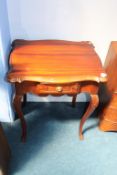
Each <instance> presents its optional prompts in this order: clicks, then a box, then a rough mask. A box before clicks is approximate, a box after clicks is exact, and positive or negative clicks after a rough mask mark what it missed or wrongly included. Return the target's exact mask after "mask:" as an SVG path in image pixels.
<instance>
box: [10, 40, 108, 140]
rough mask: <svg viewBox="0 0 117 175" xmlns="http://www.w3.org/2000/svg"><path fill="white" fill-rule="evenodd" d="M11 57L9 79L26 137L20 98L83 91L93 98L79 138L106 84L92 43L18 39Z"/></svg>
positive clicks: (84, 117) (104, 75)
mask: <svg viewBox="0 0 117 175" xmlns="http://www.w3.org/2000/svg"><path fill="white" fill-rule="evenodd" d="M12 47H13V49H12V52H11V54H10V66H11V70H10V72H9V73H8V80H9V81H10V82H11V83H15V89H16V94H15V98H14V106H15V110H16V112H17V113H18V116H19V118H20V119H21V123H22V129H23V134H22V137H23V139H25V137H26V124H25V121H24V117H23V114H22V112H21V98H22V97H23V96H24V95H25V94H26V93H27V92H29V93H33V94H37V95H40V96H46V95H49V94H51V95H55V96H61V95H64V94H67V95H71V96H73V100H72V106H75V101H76V96H77V94H78V93H80V92H84V93H88V94H89V95H90V96H91V101H90V104H89V107H88V109H87V111H86V113H85V114H84V116H83V118H82V120H81V123H80V138H82V137H83V136H82V127H83V124H84V122H85V120H86V119H87V118H88V117H89V115H90V114H91V113H92V112H93V110H94V109H95V108H96V107H97V105H98V95H97V94H98V89H99V83H100V82H106V74H105V71H104V70H103V68H102V64H101V61H100V59H99V57H98V55H97V54H96V52H95V50H94V47H93V45H92V44H91V43H90V42H72V41H61V40H40V41H39V40H38V41H25V40H15V41H14V42H13V44H12Z"/></svg>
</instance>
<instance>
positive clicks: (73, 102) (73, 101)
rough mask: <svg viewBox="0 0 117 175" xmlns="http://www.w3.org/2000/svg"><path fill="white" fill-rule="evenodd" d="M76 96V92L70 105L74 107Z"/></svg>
mask: <svg viewBox="0 0 117 175" xmlns="http://www.w3.org/2000/svg"><path fill="white" fill-rule="evenodd" d="M76 97H77V94H76V95H74V96H73V98H72V107H75V105H76Z"/></svg>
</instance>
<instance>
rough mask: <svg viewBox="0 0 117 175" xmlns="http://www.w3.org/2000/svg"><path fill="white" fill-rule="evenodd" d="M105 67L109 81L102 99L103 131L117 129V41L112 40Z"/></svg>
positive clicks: (101, 124) (101, 120)
mask: <svg viewBox="0 0 117 175" xmlns="http://www.w3.org/2000/svg"><path fill="white" fill-rule="evenodd" d="M104 67H105V70H106V72H107V75H108V81H107V84H106V85H105V86H106V87H105V90H104V91H107V92H106V95H105V96H104V97H103V99H102V100H103V101H104V102H105V105H104V107H103V110H102V113H101V114H100V126H99V127H100V129H101V130H103V131H117V41H113V42H111V44H110V47H109V50H108V54H107V57H106V60H105V65H104ZM102 91H103V89H102Z"/></svg>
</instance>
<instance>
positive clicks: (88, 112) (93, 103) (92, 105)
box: [79, 95, 99, 140]
mask: <svg viewBox="0 0 117 175" xmlns="http://www.w3.org/2000/svg"><path fill="white" fill-rule="evenodd" d="M90 97H91V99H90V102H89V106H88V108H87V110H86V112H85V113H84V115H83V117H82V119H81V121H80V128H79V137H80V140H83V134H82V128H83V125H84V123H85V121H86V120H87V118H88V117H89V116H90V115H91V114H92V113H93V111H94V110H95V109H96V107H97V106H98V104H99V98H98V95H90Z"/></svg>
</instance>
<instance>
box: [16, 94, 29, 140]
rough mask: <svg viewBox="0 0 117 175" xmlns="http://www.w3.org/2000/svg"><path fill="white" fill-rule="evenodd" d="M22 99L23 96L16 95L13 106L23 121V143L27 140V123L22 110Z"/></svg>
mask: <svg viewBox="0 0 117 175" xmlns="http://www.w3.org/2000/svg"><path fill="white" fill-rule="evenodd" d="M21 99H22V95H15V97H14V101H13V105H14V108H15V111H16V113H17V114H18V117H19V119H20V121H21V126H22V136H21V140H22V141H23V142H25V140H26V122H25V119H24V116H23V113H22V110H21Z"/></svg>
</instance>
